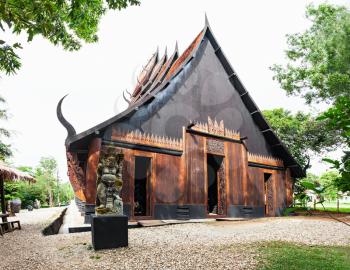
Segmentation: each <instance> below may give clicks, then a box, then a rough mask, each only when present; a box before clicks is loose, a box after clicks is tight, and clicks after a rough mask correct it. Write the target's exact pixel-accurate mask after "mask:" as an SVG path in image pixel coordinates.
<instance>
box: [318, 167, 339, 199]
mask: <svg viewBox="0 0 350 270" xmlns="http://www.w3.org/2000/svg"><path fill="white" fill-rule="evenodd" d="M338 178H339V173H338V172H337V171H335V170H331V171H327V172H325V173H323V174H322V175H321V176H320V178H319V179H318V182H319V183H320V184H321V185H322V186H324V187H326V190H325V194H324V196H325V198H326V199H328V200H330V201H334V200H336V199H337V198H338V188H337V186H336V181H337V179H338Z"/></svg>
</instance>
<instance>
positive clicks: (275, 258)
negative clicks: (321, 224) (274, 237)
mask: <svg viewBox="0 0 350 270" xmlns="http://www.w3.org/2000/svg"><path fill="white" fill-rule="evenodd" d="M258 251H259V252H260V253H261V254H262V263H261V267H259V268H258V269H261V270H275V269H279V270H282V269H289V270H301V269H308V270H318V269H320V270H321V269H322V270H328V269H329V270H349V269H350V246H347V247H332V246H308V245H300V244H292V243H287V242H267V243H262V244H260V245H259V246H258Z"/></svg>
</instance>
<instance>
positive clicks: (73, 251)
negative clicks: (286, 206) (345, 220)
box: [0, 209, 350, 270]
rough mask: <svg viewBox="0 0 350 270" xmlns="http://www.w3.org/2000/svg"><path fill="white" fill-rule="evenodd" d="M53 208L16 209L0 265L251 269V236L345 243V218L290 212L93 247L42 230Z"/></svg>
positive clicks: (141, 234)
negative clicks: (18, 226) (15, 224)
mask: <svg viewBox="0 0 350 270" xmlns="http://www.w3.org/2000/svg"><path fill="white" fill-rule="evenodd" d="M57 211H58V209H51V210H47V209H41V210H37V211H33V212H30V213H21V214H20V215H19V218H20V219H21V223H22V224H23V229H22V230H21V231H14V232H12V233H7V234H5V236H4V237H3V238H1V237H0V269H6V270H7V269H8V270H10V269H203V268H205V269H214V268H215V269H254V268H256V266H257V263H258V261H259V255H258V253H257V251H256V249H255V248H254V244H253V243H254V242H260V241H271V240H284V241H291V242H298V243H305V244H312V245H315V244H320V245H350V227H348V226H346V225H344V224H341V223H339V222H334V221H331V220H329V219H325V218H317V219H315V218H306V217H289V218H264V219H256V220H251V221H243V222H209V223H200V224H198V223H196V224H179V225H169V226H162V227H150V228H137V229H131V230H129V247H128V248H120V249H116V250H107V251H98V252H94V251H93V250H91V245H90V243H91V235H90V233H78V234H58V235H54V236H46V237H45V236H42V235H41V232H40V230H41V229H42V228H43V226H44V224H45V223H47V220H48V219H49V218H50V217H52V215H55V214H57ZM349 221H350V220H349Z"/></svg>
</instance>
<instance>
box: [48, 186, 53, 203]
mask: <svg viewBox="0 0 350 270" xmlns="http://www.w3.org/2000/svg"><path fill="white" fill-rule="evenodd" d="M48 191H49V206H50V207H53V196H52V188H51V187H49V190H48Z"/></svg>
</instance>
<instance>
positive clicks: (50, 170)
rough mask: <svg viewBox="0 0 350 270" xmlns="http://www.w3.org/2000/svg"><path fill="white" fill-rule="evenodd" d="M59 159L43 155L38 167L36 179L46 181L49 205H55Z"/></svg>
mask: <svg viewBox="0 0 350 270" xmlns="http://www.w3.org/2000/svg"><path fill="white" fill-rule="evenodd" d="M56 170H57V161H56V160H55V159H54V158H52V157H42V158H41V159H40V163H39V166H38V167H37V168H36V173H35V175H36V179H37V181H39V182H43V183H45V184H44V185H45V188H46V190H47V194H48V198H49V206H51V207H52V206H53V205H54V190H55V187H56Z"/></svg>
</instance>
